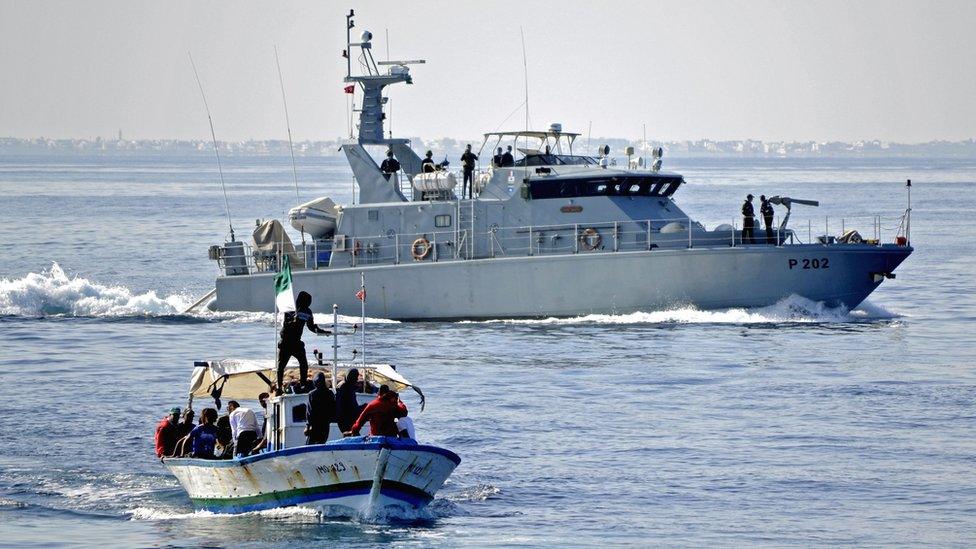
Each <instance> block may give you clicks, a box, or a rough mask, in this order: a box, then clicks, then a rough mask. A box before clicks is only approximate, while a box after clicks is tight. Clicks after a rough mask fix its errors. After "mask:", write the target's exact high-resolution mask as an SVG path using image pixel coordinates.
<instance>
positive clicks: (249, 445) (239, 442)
mask: <svg viewBox="0 0 976 549" xmlns="http://www.w3.org/2000/svg"><path fill="white" fill-rule="evenodd" d="M227 411H229V412H230V432H231V436H233V437H234V455H235V456H246V455H248V454H250V453H251V450H253V449H254V445H255V444H256V443H257V441H258V418H257V417H256V416H255V415H254V412H252V411H251V410H250V409H249V408H242V407H241V405H240V404H238V403H237V401H236V400H232V401H230V402H228V403H227Z"/></svg>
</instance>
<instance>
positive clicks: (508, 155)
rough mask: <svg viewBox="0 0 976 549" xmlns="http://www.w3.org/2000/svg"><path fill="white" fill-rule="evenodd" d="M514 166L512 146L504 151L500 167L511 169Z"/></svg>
mask: <svg viewBox="0 0 976 549" xmlns="http://www.w3.org/2000/svg"><path fill="white" fill-rule="evenodd" d="M514 165H515V157H514V156H512V146H511V145H509V146H508V149H506V150H505V154H503V155H502V163H501V166H502V167H503V168H511V167H512V166H514Z"/></svg>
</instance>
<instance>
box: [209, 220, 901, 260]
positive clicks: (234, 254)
mask: <svg viewBox="0 0 976 549" xmlns="http://www.w3.org/2000/svg"><path fill="white" fill-rule="evenodd" d="M907 215H908V212H907V211H906V212H905V213H904V214H902V215H901V216H897V217H883V216H880V215H870V216H855V217H843V218H834V219H832V218H829V217H825V218H823V220H822V221H820V222H817V221H815V220H814V219H806V220H805V221H806V223H803V222H802V221H801V222H798V223H793V224H791V226H792V228H788V229H786V230H785V231H781V230H780V229H779V225H778V219H777V220H776V221H777V222H776V223H774V224H773V230H772V234H771V235H767V234H766V230H765V228H764V227H760V225H759V224H758V223H757V224H756V227H755V229H754V232H753V239H752V241H751V242H744V241H743V234H742V229H741V227H740V226H739V222H740V220H739V219H732V220H730V223H727V224H725V225H726V227H722V226H721V225H719V226H718V227H715V228H713V229H712V230H705V227H704V226H702V225H701V224H699V223H698V222H696V221H693V220H691V219H689V218H687V217H682V218H671V219H653V220H651V219H645V220H627V221H606V222H602V223H565V224H557V225H525V226H515V227H506V226H489V227H488V229H487V230H485V231H477V232H476V231H474V230H473V228H474V227H475V226H476V224H475V223H472V222H471V220H469V219H463V220H462V219H460V218H457V219H455V222H454V223H453V224H452V225H453V226H451V227H445V228H444V229H443V230H438V231H427V232H417V233H393V234H384V235H378V236H373V237H357V238H353V237H351V236H346V237H345V242H343V244H344V246H342V249H330V248H327V247H324V246H322V247H320V245H319V243H317V242H311V243H308V244H306V245H305V246H304V247H302V246H300V245H299V246H296V251H295V254H294V255H293V256H292V261H291V263H292V268H293V269H296V270H300V269H323V268H327V267H329V266H331V267H358V266H365V265H397V264H401V263H415V262H416V263H419V262H440V261H462V260H468V259H485V258H501V257H524V256H539V255H568V254H597V253H619V252H637V251H649V250H654V249H692V248H717V247H733V248H735V247H743V246H746V247H748V246H795V245H811V244H812V245H820V246H829V245H835V244H838V243H840V242H841V238H842V237H843V236H844V233H845V232H847V231H848V230H851V229H853V230H856V231H858V232H859V235H860V238H861V242H860V244H861V245H875V246H877V245H881V244H883V243H896V242H898V243H901V244H905V243H907V237H906V232H907ZM821 223H822V225H821ZM804 229H805V230H804ZM821 229H822V231H821ZM803 233H806V238H805V239H804V238H802V237H801V235H803ZM282 255H283V254H282V253H281V252H280V250H279V251H278V252H276V253H267V252H265V253H255V252H254V250H253V248H252V247H251V246H250V245H249V244H247V243H244V246H243V247H241V248H237V249H229V248H225V249H222V253H220V254H218V257H217V258H216V259H217V260H218V265H219V266H220V268H221V269H224V270H225V271H226V272H227V274H243V271H244V268H243V267H244V266H246V271H247V272H248V273H252V274H253V273H262V272H276V271H277V270H278V269H279V266H280V265H281V263H282ZM242 256H243V257H242ZM232 268H236V269H237V270H236V271H234V272H233V273H231V269H232Z"/></svg>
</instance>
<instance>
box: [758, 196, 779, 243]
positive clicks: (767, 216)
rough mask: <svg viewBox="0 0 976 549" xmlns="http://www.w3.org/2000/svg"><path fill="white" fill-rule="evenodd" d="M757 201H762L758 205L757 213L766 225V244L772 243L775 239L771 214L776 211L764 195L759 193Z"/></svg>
mask: <svg viewBox="0 0 976 549" xmlns="http://www.w3.org/2000/svg"><path fill="white" fill-rule="evenodd" d="M759 202H761V203H762V204H761V205H760V206H759V214H760V215H762V218H763V225H765V226H766V244H774V243H776V242H775V241H776V239H775V238H774V237H773V214H774V213H776V212H775V211H774V210H773V205H772V204H771V203H770V202H769V200H766V195H764V194H763V195H759Z"/></svg>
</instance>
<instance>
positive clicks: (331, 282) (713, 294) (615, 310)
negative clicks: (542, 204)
mask: <svg viewBox="0 0 976 549" xmlns="http://www.w3.org/2000/svg"><path fill="white" fill-rule="evenodd" d="M911 252H912V248H911V247H903V246H894V245H885V246H867V245H830V246H822V245H791V246H781V247H776V246H740V247H734V248H732V247H729V248H691V249H674V250H660V249H659V250H653V251H635V252H617V253H592V254H567V255H545V256H532V257H524V256H523V257H512V258H494V259H482V260H466V261H464V260H462V261H439V262H436V263H435V262H417V263H411V264H400V265H378V266H360V267H356V268H330V269H325V270H317V271H295V272H293V282H294V286H295V291H296V292H297V291H300V290H305V291H307V292H309V293H311V294H312V295H313V296H314V300H315V301H314V302H315V306H314V307H313V308H314V309H316V310H321V311H325V310H327V309H328V308H329V305H331V304H333V303H337V304H338V305H339V307H340V310H341V311H343V312H345V313H346V314H355V313H356V312H358V311H359V307H360V303H359V301H358V300H357V299H356V297H355V293H356V291H357V290H358V289H359V284H360V273H364V274H365V276H366V286H367V292H368V297H367V301H366V314H367V316H370V317H374V318H390V319H396V320H458V319H490V318H537V317H549V316H579V315H586V314H601V313H602V314H626V313H631V312H637V311H645V312H646V311H654V310H662V309H668V308H673V307H675V306H682V305H693V306H696V307H699V308H702V309H724V308H729V307H761V306H766V305H772V304H774V303H776V302H777V301H779V300H781V299H783V298H785V297H788V296H790V295H794V294H795V295H799V296H803V297H805V298H808V299H811V300H814V301H820V302H824V303H825V304H827V305H828V306H838V305H845V306H847V307H849V308H854V307H856V306H857V305H859V304H860V303H861V302H862V301H863V300H864V299H865V298H866V297H867V296H868V295H869V294H870V293H871V292H872V291H874V289H875V288H877V287H878V286H879V285H880V284H881V281H882V280H883V279H884V277H885V276H886V275H890V274H891V273H892V272H893V271H894V270H895V268H896V267H897V266H898V265H899V264H900V263H901V262H902V261H904V259H905V258H906V257H908V255H909V254H911ZM273 277H274V274H273V273H268V274H255V275H240V276H223V277H220V278H218V279H217V284H216V289H217V297H216V300H215V302H214V304H213V305H212V306H214V307H215V308H216V309H217V310H224V311H230V310H234V311H273V310H274V309H273V307H274V291H273V289H272V286H273V285H272V280H273Z"/></svg>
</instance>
